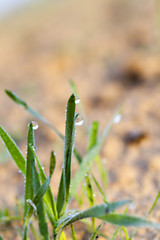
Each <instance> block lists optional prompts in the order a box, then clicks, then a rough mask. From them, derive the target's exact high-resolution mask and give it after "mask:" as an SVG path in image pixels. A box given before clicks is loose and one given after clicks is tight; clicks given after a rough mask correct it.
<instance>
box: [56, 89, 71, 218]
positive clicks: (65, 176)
mask: <svg viewBox="0 0 160 240" xmlns="http://www.w3.org/2000/svg"><path fill="white" fill-rule="evenodd" d="M74 137H75V96H74V94H72V95H71V97H70V98H69V100H68V104H67V109H66V121H65V139H64V159H63V167H62V174H61V180H60V185H59V190H58V197H57V211H58V214H59V216H60V215H61V212H62V210H63V211H64V209H65V206H66V204H67V203H68V198H69V190H70V181H71V158H72V152H73V147H74Z"/></svg>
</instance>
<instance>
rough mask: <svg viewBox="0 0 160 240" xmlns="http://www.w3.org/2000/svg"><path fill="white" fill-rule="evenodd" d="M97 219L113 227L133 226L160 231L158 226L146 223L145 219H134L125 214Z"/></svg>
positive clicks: (149, 222) (108, 215)
mask: <svg viewBox="0 0 160 240" xmlns="http://www.w3.org/2000/svg"><path fill="white" fill-rule="evenodd" d="M98 218H99V219H101V220H103V221H106V222H109V223H111V224H115V225H121V226H126V227H128V226H134V227H153V228H155V229H158V230H160V225H159V224H158V223H155V222H151V221H147V220H146V219H143V218H139V217H134V216H130V215H125V214H115V213H114V214H106V215H104V216H101V217H98Z"/></svg>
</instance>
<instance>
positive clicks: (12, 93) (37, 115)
mask: <svg viewBox="0 0 160 240" xmlns="http://www.w3.org/2000/svg"><path fill="white" fill-rule="evenodd" d="M5 92H6V94H7V95H8V96H9V97H10V98H11V99H12V100H13V101H14V102H15V103H17V104H18V105H20V106H22V107H24V108H25V109H26V110H27V111H28V112H29V113H30V114H32V115H33V116H34V117H35V118H37V119H39V120H40V121H41V122H43V123H44V124H46V125H47V126H48V127H50V128H51V129H52V130H53V131H54V132H55V133H56V134H57V135H58V136H59V137H60V138H62V139H63V138H64V136H63V134H61V133H60V132H59V131H58V129H57V128H56V127H55V126H53V125H52V124H50V123H49V122H48V121H47V120H46V119H45V118H44V117H42V116H41V115H40V114H39V113H37V112H36V111H35V110H33V109H32V108H31V107H30V106H28V104H27V103H26V102H25V101H24V100H22V99H21V98H20V97H19V96H17V95H16V94H15V93H14V92H12V91H10V90H5Z"/></svg>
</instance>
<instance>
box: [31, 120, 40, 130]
mask: <svg viewBox="0 0 160 240" xmlns="http://www.w3.org/2000/svg"><path fill="white" fill-rule="evenodd" d="M32 125H33V130H37V129H38V127H39V126H38V123H37V122H36V121H32Z"/></svg>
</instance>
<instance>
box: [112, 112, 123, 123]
mask: <svg viewBox="0 0 160 240" xmlns="http://www.w3.org/2000/svg"><path fill="white" fill-rule="evenodd" d="M121 119H122V115H121V114H117V115H116V116H115V118H114V120H113V122H114V123H115V124H117V123H119V122H120V121H121Z"/></svg>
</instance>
